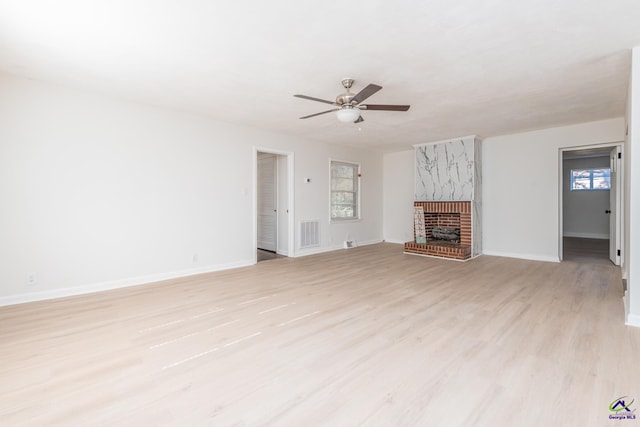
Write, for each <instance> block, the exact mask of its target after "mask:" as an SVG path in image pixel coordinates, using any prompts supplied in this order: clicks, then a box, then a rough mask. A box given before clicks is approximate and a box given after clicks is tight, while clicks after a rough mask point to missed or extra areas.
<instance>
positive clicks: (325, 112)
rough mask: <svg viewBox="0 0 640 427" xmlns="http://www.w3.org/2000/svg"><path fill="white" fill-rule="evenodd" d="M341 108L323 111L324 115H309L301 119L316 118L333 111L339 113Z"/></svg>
mask: <svg viewBox="0 0 640 427" xmlns="http://www.w3.org/2000/svg"><path fill="white" fill-rule="evenodd" d="M338 110H339V108H332V109H331V110H327V111H323V112H322V113H315V114H309V115H308V116H304V117H300V118H301V119H308V118H309V117H315V116H319V115H321V114H327V113H330V112H332V111H338Z"/></svg>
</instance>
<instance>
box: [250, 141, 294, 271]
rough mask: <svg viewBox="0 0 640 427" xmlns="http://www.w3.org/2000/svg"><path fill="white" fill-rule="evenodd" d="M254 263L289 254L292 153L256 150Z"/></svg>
mask: <svg viewBox="0 0 640 427" xmlns="http://www.w3.org/2000/svg"><path fill="white" fill-rule="evenodd" d="M254 165H255V168H254V171H255V174H254V176H255V182H254V190H255V191H254V194H255V200H254V206H255V209H254V230H255V232H254V248H255V251H256V253H255V262H260V261H266V260H271V259H276V258H281V257H286V256H290V254H292V249H293V245H292V238H293V219H292V218H293V215H292V213H293V200H292V197H290V195H291V194H293V191H292V185H293V182H292V171H293V154H292V153H286V152H279V151H274V150H268V149H258V148H256V149H255V163H254Z"/></svg>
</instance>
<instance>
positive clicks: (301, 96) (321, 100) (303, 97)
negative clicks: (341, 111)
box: [293, 95, 338, 105]
mask: <svg viewBox="0 0 640 427" xmlns="http://www.w3.org/2000/svg"><path fill="white" fill-rule="evenodd" d="M293 96H295V97H296V98H302V99H308V100H309V101H318V102H324V103H325V104H331V105H338V104H337V103H336V102H333V101H327V100H326V99H320V98H314V97H313V96H307V95H293Z"/></svg>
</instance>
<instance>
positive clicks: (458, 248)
mask: <svg viewBox="0 0 640 427" xmlns="http://www.w3.org/2000/svg"><path fill="white" fill-rule="evenodd" d="M414 206H422V208H423V210H424V212H425V214H424V216H425V231H426V237H427V243H416V241H415V235H414V240H413V241H412V242H407V243H405V244H404V251H405V252H407V253H414V254H418V255H430V256H437V257H442V258H450V259H458V260H466V259H469V258H471V244H472V239H471V235H472V233H471V202H414ZM434 225H440V226H444V227H451V228H460V242H459V243H452V242H447V241H442V240H433V236H432V235H431V229H433V226H434Z"/></svg>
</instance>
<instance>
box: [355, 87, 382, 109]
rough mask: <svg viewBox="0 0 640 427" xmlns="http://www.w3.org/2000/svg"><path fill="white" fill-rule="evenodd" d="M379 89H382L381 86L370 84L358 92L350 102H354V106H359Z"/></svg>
mask: <svg viewBox="0 0 640 427" xmlns="http://www.w3.org/2000/svg"><path fill="white" fill-rule="evenodd" d="M380 89H382V86H378V85H374V84H370V85H369V86H367V87H365V88H364V89H362V90H361V91H360V92H358V93H357V94H356V96H354V97H353V99H352V100H351V102H355V103H356V104H359V103H361V102H362V101H364V100H365V99H367V98H368V97H370V96H371V95H373V94H374V93H376V92H377V91H379V90H380Z"/></svg>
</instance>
